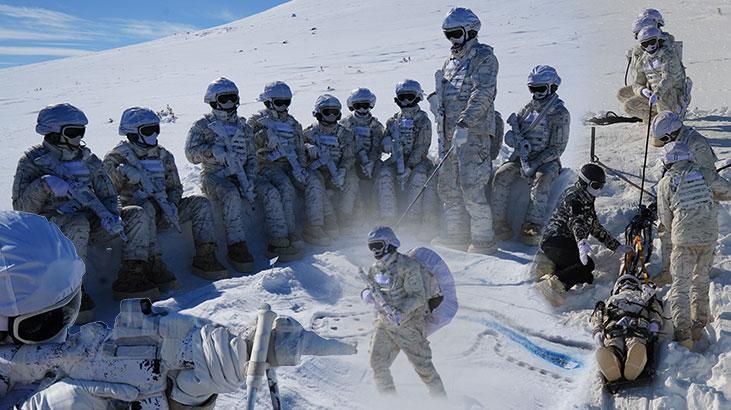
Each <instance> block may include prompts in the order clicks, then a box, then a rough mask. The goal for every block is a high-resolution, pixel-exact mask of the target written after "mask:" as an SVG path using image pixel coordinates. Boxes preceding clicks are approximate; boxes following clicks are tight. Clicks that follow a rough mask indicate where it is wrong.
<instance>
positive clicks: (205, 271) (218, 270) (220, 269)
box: [191, 243, 230, 280]
mask: <svg viewBox="0 0 731 410" xmlns="http://www.w3.org/2000/svg"><path fill="white" fill-rule="evenodd" d="M216 248H217V247H216V244H215V243H204V244H203V245H201V246H200V247H199V248H198V249H197V250H196V252H195V257H193V266H192V269H191V273H192V274H193V275H195V276H198V277H199V278H203V279H206V280H219V279H227V278H229V277H230V276H229V274H228V270H226V267H225V266H223V265H221V262H219V261H218V258H216Z"/></svg>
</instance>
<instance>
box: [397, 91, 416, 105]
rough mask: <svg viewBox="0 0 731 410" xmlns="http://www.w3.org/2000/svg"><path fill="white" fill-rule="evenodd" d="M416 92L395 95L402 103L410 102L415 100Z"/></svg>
mask: <svg viewBox="0 0 731 410" xmlns="http://www.w3.org/2000/svg"><path fill="white" fill-rule="evenodd" d="M416 98H417V96H416V94H414V93H403V94H398V95H396V99H397V100H399V101H401V102H402V103H411V102H414V101H416Z"/></svg>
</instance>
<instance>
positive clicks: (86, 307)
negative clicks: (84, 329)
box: [75, 286, 96, 325]
mask: <svg viewBox="0 0 731 410" xmlns="http://www.w3.org/2000/svg"><path fill="white" fill-rule="evenodd" d="M95 308H96V304H95V303H94V301H93V300H92V299H91V296H89V294H88V293H86V290H84V287H83V286H82V287H81V306H80V307H79V314H78V315H77V316H76V322H75V324H76V325H83V324H86V323H90V322H93V321H94V309H95Z"/></svg>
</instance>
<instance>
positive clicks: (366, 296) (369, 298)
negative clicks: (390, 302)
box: [360, 289, 376, 303]
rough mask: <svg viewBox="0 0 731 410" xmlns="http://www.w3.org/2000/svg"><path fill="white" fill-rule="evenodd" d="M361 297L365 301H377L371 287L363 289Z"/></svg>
mask: <svg viewBox="0 0 731 410" xmlns="http://www.w3.org/2000/svg"><path fill="white" fill-rule="evenodd" d="M360 298H361V299H363V302H365V303H375V302H376V300H375V299H373V294H372V293H371V290H370V289H363V291H362V292H360Z"/></svg>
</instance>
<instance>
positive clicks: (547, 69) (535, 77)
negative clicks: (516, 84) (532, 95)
mask: <svg viewBox="0 0 731 410" xmlns="http://www.w3.org/2000/svg"><path fill="white" fill-rule="evenodd" d="M539 84H547V85H555V86H559V85H561V77H559V76H558V73H557V72H556V69H555V68H553V67H551V66H550V65H537V66H535V67H534V68H533V70H532V71H531V72H530V74H528V85H539Z"/></svg>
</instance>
